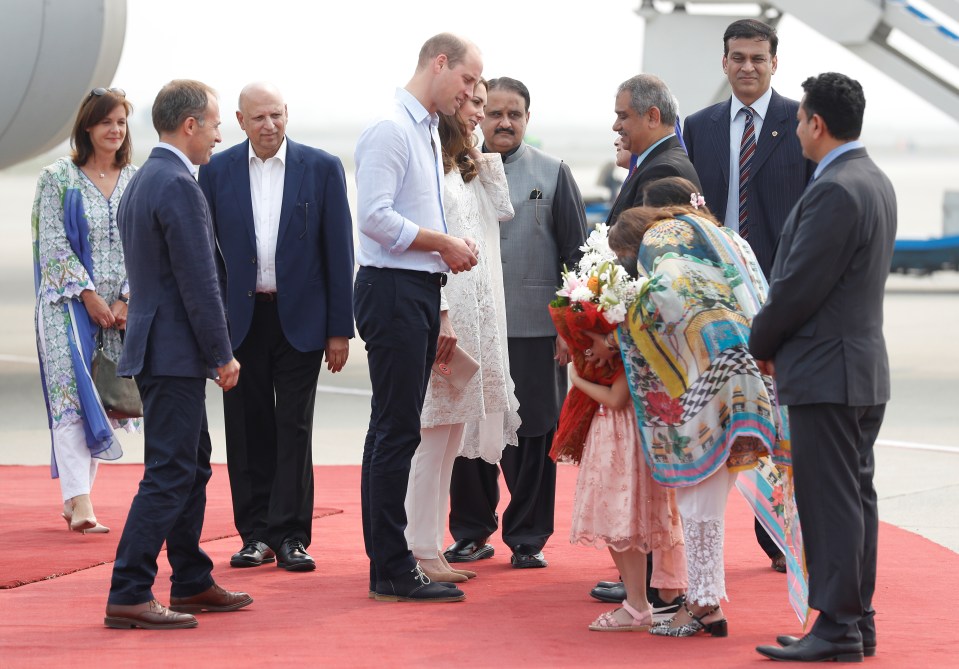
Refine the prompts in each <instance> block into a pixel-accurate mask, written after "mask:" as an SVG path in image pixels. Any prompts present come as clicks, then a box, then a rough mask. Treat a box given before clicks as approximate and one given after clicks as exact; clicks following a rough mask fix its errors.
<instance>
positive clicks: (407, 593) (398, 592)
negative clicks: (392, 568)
mask: <svg viewBox="0 0 959 669" xmlns="http://www.w3.org/2000/svg"><path fill="white" fill-rule="evenodd" d="M373 599H375V600H376V601H378V602H437V603H438V602H462V601H463V600H464V599H466V594H465V593H464V592H463V591H462V590H460V589H459V588H457V587H456V586H454V585H453V584H452V583H433V582H432V581H431V580H430V579H429V577H428V576H427V575H426V574H425V573H423V570H422V569H420V566H419V565H416V567H414V568H413V569H412V570H411V571H408V572H406V573H405V574H401V575H400V576H397V577H396V578H390V579H387V580H385V581H377V582H376V589H375V590H374V592H373Z"/></svg>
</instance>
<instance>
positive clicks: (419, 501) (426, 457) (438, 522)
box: [406, 423, 464, 560]
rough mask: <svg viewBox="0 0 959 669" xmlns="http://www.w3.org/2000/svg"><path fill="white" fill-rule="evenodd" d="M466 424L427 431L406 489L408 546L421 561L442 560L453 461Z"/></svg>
mask: <svg viewBox="0 0 959 669" xmlns="http://www.w3.org/2000/svg"><path fill="white" fill-rule="evenodd" d="M463 427H464V425H463V423H458V424H456V425H438V426H437V427H429V428H423V429H422V430H421V432H420V445H419V447H418V448H417V449H416V453H415V454H414V455H413V461H412V462H411V463H410V482H409V485H408V487H407V489H406V522H407V525H406V543H407V544H409V547H410V550H411V551H412V552H413V557H414V558H416V559H417V560H432V559H435V558H438V557H439V555H440V551H442V550H443V538H444V537H445V535H446V517H447V514H448V513H449V498H450V478H451V477H452V475H453V461H454V460H456V456H457V454H458V453H459V450H460V444H461V443H462V441H463Z"/></svg>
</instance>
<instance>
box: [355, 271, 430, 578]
mask: <svg viewBox="0 0 959 669" xmlns="http://www.w3.org/2000/svg"><path fill="white" fill-rule="evenodd" d="M441 276H442V275H437V274H429V273H427V272H416V271H412V270H399V269H382V268H377V267H360V269H359V271H358V272H357V274H356V282H355V287H354V292H353V305H354V313H355V315H356V329H357V332H358V333H359V335H360V337H361V338H362V339H363V341H364V342H365V344H366V354H367V361H368V363H369V368H370V383H371V385H372V387H373V399H372V401H371V403H370V425H369V429H368V431H367V433H366V442H365V443H364V445H363V467H362V474H361V476H362V480H361V484H360V495H361V496H362V507H363V540H364V543H365V545H366V554H367V556H368V557H369V558H370V589H375V587H376V583H377V581H381V580H386V579H390V578H395V577H397V576H399V575H400V574H402V573H404V572H407V571H410V570H412V569H413V567H414V566H415V565H416V560H414V559H413V554H412V553H411V552H410V550H409V547H408V546H407V543H406V537H405V536H404V534H403V532H404V530H405V529H406V508H405V506H404V503H405V501H406V488H407V484H408V482H409V476H410V461H411V460H412V459H413V454H414V453H415V452H416V448H417V447H418V446H419V443H420V413H421V412H422V411H423V400H424V398H425V396H426V386H427V384H428V382H429V375H430V367H431V366H432V364H433V361H434V359H435V358H436V339H437V337H438V336H439V311H440V277H441Z"/></svg>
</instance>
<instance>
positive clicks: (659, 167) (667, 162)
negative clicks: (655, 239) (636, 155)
mask: <svg viewBox="0 0 959 669" xmlns="http://www.w3.org/2000/svg"><path fill="white" fill-rule="evenodd" d="M665 177H683V178H685V179H689V180H690V181H692V182H693V185H694V186H696V188H701V186H700V185H699V177H698V176H697V174H696V169H695V168H694V167H693V165H692V163H690V162H689V157H688V156H687V155H686V152H685V151H683V146H682V144H680V143H679V139H678V138H677V137H676V136H673V137H670V138H669V139H667V140H666V141H665V142H663V143H662V144H660V145H659V146H657V147H656V148H655V149H653V150H652V151H650V152H649V155H648V156H646V158H645V159H644V160H643V162H642V163H641V164H639V165H637V166H636V169H635V170H634V171H633V173H632V174H630V175H629V178H628V179H627V180H626V183H624V184H623V187H622V189H621V190H620V191H619V195H617V196H616V201H615V202H613V207H612V208H611V209H610V210H609V216H607V217H606V224H607V225H613V224H614V223H615V222H616V219H617V218H619V215H620V214H621V213H623V212H624V211H626V210H627V209H632V208H633V207H641V206H643V187H644V186H645V185H646V184H648V183H651V182H653V181H656V180H657V179H663V178H665ZM690 195H692V193H690Z"/></svg>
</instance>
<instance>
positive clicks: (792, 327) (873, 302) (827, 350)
mask: <svg viewBox="0 0 959 669" xmlns="http://www.w3.org/2000/svg"><path fill="white" fill-rule="evenodd" d="M895 239H896V194H895V192H894V191H893V188H892V184H891V183H890V181H889V179H888V178H887V177H886V175H885V174H884V173H883V172H882V171H881V170H880V169H879V168H878V167H877V166H876V164H875V163H874V162H873V161H872V159H871V158H869V156H868V155H867V154H866V150H865V149H862V148H859V149H853V150H851V151H849V152H847V153H844V154H842V155H841V156H839V157H838V158H836V159H835V161H833V162H832V163H830V164H829V165H828V166H827V167H826V169H825V170H824V171H823V173H822V174H820V175H819V178H817V179H816V180H815V181H814V182H813V183H812V184H811V185H810V186H809V187H808V188H807V189H806V192H805V193H803V195H802V197H801V198H800V199H799V202H797V203H796V206H795V207H793V210H792V211H791V212H790V214H789V217H788V218H787V219H786V224H785V227H784V228H783V233H782V239H781V240H780V243H779V249H778V250H777V251H776V261H775V263H774V264H773V269H772V276H771V279H770V286H769V297H768V299H767V300H766V304H765V306H763V308H762V309H761V310H760V312H759V313H758V314H756V317H755V319H754V320H753V326H752V336H751V337H750V339H749V349H750V352H751V353H752V354H753V355H754V356H755V357H756V359H758V360H775V364H776V381H777V384H778V387H779V399H780V401H781V402H782V403H783V404H786V405H797V404H820V403H829V404H845V405H849V406H872V405H876V404H882V403H884V402H887V401H888V400H889V392H890V391H889V360H888V357H887V355H886V343H885V340H884V339H883V335H882V301H883V294H884V290H885V283H886V277H887V276H888V274H889V267H890V263H891V261H892V248H893V244H894V242H895Z"/></svg>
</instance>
